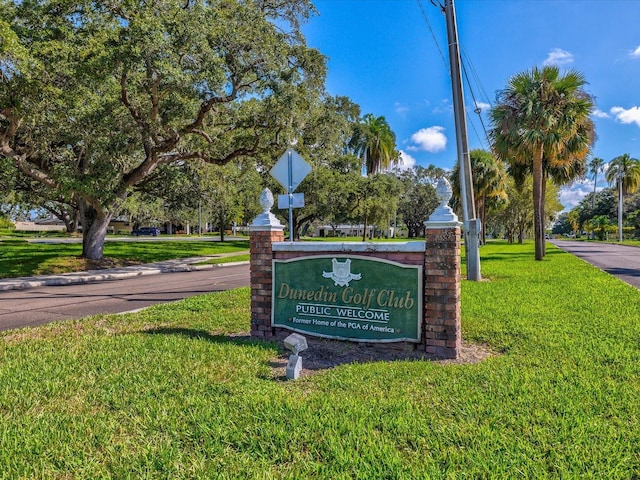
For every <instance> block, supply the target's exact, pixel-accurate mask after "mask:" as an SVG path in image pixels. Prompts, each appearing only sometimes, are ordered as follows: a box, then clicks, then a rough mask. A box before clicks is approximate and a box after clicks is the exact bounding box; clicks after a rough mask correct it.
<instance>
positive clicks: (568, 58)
mask: <svg viewBox="0 0 640 480" xmlns="http://www.w3.org/2000/svg"><path fill="white" fill-rule="evenodd" d="M569 63H573V54H571V53H569V52H567V51H566V50H562V49H561V48H554V49H553V50H551V51H550V52H549V55H547V59H546V60H545V61H544V63H543V65H544V66H549V65H555V66H556V67H560V66H562V65H567V64H569Z"/></svg>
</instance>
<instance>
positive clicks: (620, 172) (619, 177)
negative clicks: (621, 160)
mask: <svg viewBox="0 0 640 480" xmlns="http://www.w3.org/2000/svg"><path fill="white" fill-rule="evenodd" d="M618 168H619V170H618V172H617V173H616V177H617V180H618V241H619V242H621V243H622V199H623V197H622V181H623V180H624V171H623V170H622V166H619V167H618Z"/></svg>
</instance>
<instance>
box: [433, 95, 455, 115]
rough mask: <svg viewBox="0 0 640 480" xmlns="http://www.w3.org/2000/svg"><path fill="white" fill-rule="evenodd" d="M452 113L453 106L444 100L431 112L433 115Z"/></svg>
mask: <svg viewBox="0 0 640 480" xmlns="http://www.w3.org/2000/svg"><path fill="white" fill-rule="evenodd" d="M452 111H453V105H451V102H450V101H449V100H448V99H446V98H445V99H443V100H441V101H440V104H439V105H437V106H436V107H434V109H433V110H432V112H433V113H435V114H441V113H447V114H449V113H451V112H452Z"/></svg>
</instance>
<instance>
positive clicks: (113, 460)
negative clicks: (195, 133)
mask: <svg viewBox="0 0 640 480" xmlns="http://www.w3.org/2000/svg"><path fill="white" fill-rule="evenodd" d="M547 248H548V255H547V258H546V259H545V260H544V261H541V262H535V261H534V260H533V245H532V244H525V245H523V246H521V245H507V244H505V243H502V242H496V243H492V244H490V245H488V246H486V247H482V249H481V255H482V269H483V275H484V277H485V278H487V279H488V281H483V282H476V283H473V282H467V281H464V282H463V285H462V316H463V334H464V338H465V341H466V342H481V343H486V344H487V345H489V346H490V348H492V349H493V350H494V351H495V352H496V353H497V354H496V355H495V356H493V357H491V358H488V359H486V360H484V361H482V362H480V363H476V364H469V365H464V364H442V363H437V362H428V361H396V362H371V363H366V364H360V365H356V364H353V365H343V366H340V367H336V368H333V369H329V370H325V371H320V372H318V373H316V374H314V375H309V376H304V377H302V378H301V379H299V380H297V381H285V380H283V378H282V377H281V374H280V373H278V371H276V370H274V369H273V366H272V364H273V362H274V360H275V359H276V358H277V357H278V356H279V355H282V352H281V351H280V350H279V349H278V348H277V346H276V345H275V344H270V343H257V342H253V341H249V340H248V339H247V338H246V337H245V336H244V335H245V334H246V332H248V330H249V311H248V305H249V290H248V289H239V290H234V291H230V292H225V293H216V294H210V295H206V296H200V297H194V298H191V299H188V300H184V301H181V302H176V303H172V304H168V305H163V306H157V307H153V308H150V309H147V310H144V311H142V312H139V313H136V314H128V315H116V316H98V317H91V318H86V319H82V320H78V321H71V322H63V323H56V324H51V325H48V326H44V327H40V328H35V329H26V330H19V331H12V332H5V333H2V334H0V338H1V339H2V340H1V341H0V385H1V386H2V388H1V389H0V478H29V479H32V478H47V479H49V478H65V479H66V478H87V479H95V478H135V479H138V478H172V479H174V478H177V479H181V478H185V479H186V478H190V479H191V478H203V479H210V478H225V479H226V478H229V479H236V478H252V479H253V478H255V479H269V478H291V479H301V478H315V479H352V478H361V479H387V478H397V479H404V478H406V479H420V478H425V479H427V478H451V479H460V478H469V479H477V478H499V479H502V478H523V479H530V478H536V479H537V478H597V479H604V478H606V479H617V478H620V479H622V478H625V479H629V478H638V477H640V292H639V291H638V290H637V289H635V288H633V287H630V286H628V285H626V284H624V283H621V282H620V281H618V280H616V279H614V278H613V277H610V276H609V275H607V274H605V273H603V272H601V271H599V270H597V269H595V268H592V267H591V266H589V265H587V264H585V263H584V262H582V261H581V260H578V259H576V258H575V257H573V256H571V255H569V254H566V253H563V252H561V251H560V250H558V249H556V248H554V247H552V246H548V247H547ZM302 355H303V357H304V353H303V354H302Z"/></svg>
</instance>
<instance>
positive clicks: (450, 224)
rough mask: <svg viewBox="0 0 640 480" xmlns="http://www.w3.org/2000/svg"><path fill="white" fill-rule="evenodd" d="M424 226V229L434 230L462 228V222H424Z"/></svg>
mask: <svg viewBox="0 0 640 480" xmlns="http://www.w3.org/2000/svg"><path fill="white" fill-rule="evenodd" d="M424 226H425V228H426V229H429V230H431V229H436V228H456V227H462V222H459V221H457V220H455V221H452V222H432V221H427V222H424Z"/></svg>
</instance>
